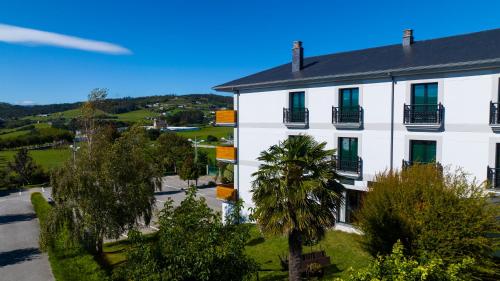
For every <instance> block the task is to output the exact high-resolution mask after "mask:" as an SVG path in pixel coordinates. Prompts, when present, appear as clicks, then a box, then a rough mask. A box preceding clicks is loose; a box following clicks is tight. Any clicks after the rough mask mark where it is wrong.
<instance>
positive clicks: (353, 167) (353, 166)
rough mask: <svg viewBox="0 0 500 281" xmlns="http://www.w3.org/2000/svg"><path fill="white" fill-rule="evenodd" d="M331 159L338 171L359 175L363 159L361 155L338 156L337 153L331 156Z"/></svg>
mask: <svg viewBox="0 0 500 281" xmlns="http://www.w3.org/2000/svg"><path fill="white" fill-rule="evenodd" d="M333 161H334V162H335V169H336V170H337V171H339V172H347V173H353V174H357V175H358V176H361V171H362V168H363V161H362V160H361V157H348V158H347V157H339V156H338V155H335V156H333Z"/></svg>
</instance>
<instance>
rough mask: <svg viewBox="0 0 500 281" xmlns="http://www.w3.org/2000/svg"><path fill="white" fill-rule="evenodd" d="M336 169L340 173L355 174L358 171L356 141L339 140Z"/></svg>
mask: <svg viewBox="0 0 500 281" xmlns="http://www.w3.org/2000/svg"><path fill="white" fill-rule="evenodd" d="M338 155H339V161H338V166H339V167H338V168H339V170H341V171H351V172H357V170H358V139H357V138H339V152H338Z"/></svg>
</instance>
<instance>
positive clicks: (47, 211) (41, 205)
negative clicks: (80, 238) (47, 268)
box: [31, 192, 108, 281]
mask: <svg viewBox="0 0 500 281" xmlns="http://www.w3.org/2000/svg"><path fill="white" fill-rule="evenodd" d="M31 203H32V204H33V208H34V209H35V212H36V215H37V217H38V219H39V221H40V228H41V230H42V231H41V236H43V235H49V233H47V230H48V229H47V221H49V220H50V219H51V212H52V206H50V204H49V203H48V202H47V200H45V198H44V197H43V195H42V194H41V193H39V192H34V193H32V194H31ZM50 235H54V236H55V237H56V239H55V240H54V243H53V244H51V245H47V244H45V243H44V241H46V238H44V237H40V242H41V245H40V246H41V247H40V248H41V249H42V250H47V251H48V253H49V261H50V265H51V267H52V273H53V274H54V277H55V278H56V280H58V281H106V280H108V276H107V275H106V273H105V272H104V270H102V269H101V267H100V266H99V264H98V263H97V262H96V261H95V259H94V257H93V256H92V255H90V254H89V253H87V252H86V251H85V250H84V249H83V247H81V246H80V245H78V244H75V243H73V242H72V241H70V240H69V239H70V238H69V233H68V230H67V228H66V229H64V230H62V231H61V232H60V233H56V234H54V233H50Z"/></svg>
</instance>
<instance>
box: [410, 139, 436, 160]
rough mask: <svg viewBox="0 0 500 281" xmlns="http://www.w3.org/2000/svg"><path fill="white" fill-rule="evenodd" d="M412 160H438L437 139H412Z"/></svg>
mask: <svg viewBox="0 0 500 281" xmlns="http://www.w3.org/2000/svg"><path fill="white" fill-rule="evenodd" d="M410 146H411V148H410V161H411V163H421V164H427V163H434V162H436V142H435V141H422V140H412V141H410Z"/></svg>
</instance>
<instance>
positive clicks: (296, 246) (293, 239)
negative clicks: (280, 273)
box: [288, 229, 302, 281]
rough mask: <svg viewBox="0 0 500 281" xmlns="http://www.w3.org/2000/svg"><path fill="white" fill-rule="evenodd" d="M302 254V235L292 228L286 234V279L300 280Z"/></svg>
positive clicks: (291, 280)
mask: <svg viewBox="0 0 500 281" xmlns="http://www.w3.org/2000/svg"><path fill="white" fill-rule="evenodd" d="M301 256H302V237H301V235H300V232H299V231H297V230H295V229H294V230H292V232H291V233H290V234H289V235H288V279H289V280H290V281H299V280H300V262H301Z"/></svg>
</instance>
